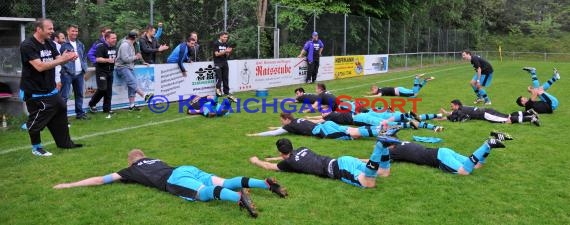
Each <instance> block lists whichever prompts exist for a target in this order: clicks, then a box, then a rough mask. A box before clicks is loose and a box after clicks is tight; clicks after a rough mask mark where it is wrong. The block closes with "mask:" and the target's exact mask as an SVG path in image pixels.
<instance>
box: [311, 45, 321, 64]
mask: <svg viewBox="0 0 570 225" xmlns="http://www.w3.org/2000/svg"><path fill="white" fill-rule="evenodd" d="M320 50H321V46H320V45H319V41H318V40H316V41H313V62H316V61H319V58H320V57H321V54H319V52H320Z"/></svg>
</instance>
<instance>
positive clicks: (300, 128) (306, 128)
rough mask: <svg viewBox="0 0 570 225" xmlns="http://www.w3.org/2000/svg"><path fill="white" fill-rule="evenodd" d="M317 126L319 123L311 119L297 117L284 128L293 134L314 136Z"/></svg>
mask: <svg viewBox="0 0 570 225" xmlns="http://www.w3.org/2000/svg"><path fill="white" fill-rule="evenodd" d="M315 126H317V124H315V123H313V122H311V121H308V120H306V119H299V118H297V119H295V120H293V121H291V123H289V124H287V125H285V126H283V129H285V130H286V131H287V132H289V133H292V134H300V135H306V136H312V135H313V129H314V128H315Z"/></svg>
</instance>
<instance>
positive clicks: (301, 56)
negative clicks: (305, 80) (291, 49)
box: [297, 49, 307, 58]
mask: <svg viewBox="0 0 570 225" xmlns="http://www.w3.org/2000/svg"><path fill="white" fill-rule="evenodd" d="M306 53H307V52H306V51H305V49H301V53H300V54H299V56H297V57H298V58H303V56H304V55H305V54H306Z"/></svg>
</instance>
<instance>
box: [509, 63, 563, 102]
mask: <svg viewBox="0 0 570 225" xmlns="http://www.w3.org/2000/svg"><path fill="white" fill-rule="evenodd" d="M523 70H526V71H528V72H529V73H530V75H531V78H532V86H529V87H528V89H527V90H528V92H529V93H530V94H531V97H530V99H529V98H525V97H523V96H519V97H518V98H517V100H516V102H517V104H518V105H519V106H521V107H525V109H526V110H527V111H528V110H534V111H535V112H536V113H552V112H553V111H554V110H555V109H556V108H558V99H557V98H556V97H554V96H553V95H551V94H549V93H547V92H546V91H547V90H548V89H550V86H552V85H553V84H554V82H556V81H558V80H560V73H558V70H557V69H556V68H555V69H554V74H553V75H552V78H550V80H548V81H546V82H544V84H542V86H539V84H540V83H539V81H538V78H537V77H536V69H535V68H532V67H525V68H523ZM538 99H540V100H538Z"/></svg>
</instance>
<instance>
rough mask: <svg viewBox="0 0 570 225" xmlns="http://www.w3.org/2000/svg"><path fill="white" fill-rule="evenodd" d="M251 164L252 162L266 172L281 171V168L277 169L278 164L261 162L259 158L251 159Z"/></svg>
mask: <svg viewBox="0 0 570 225" xmlns="http://www.w3.org/2000/svg"><path fill="white" fill-rule="evenodd" d="M249 162H251V163H252V164H253V165H256V166H258V167H261V168H263V169H266V170H273V171H279V168H278V167H277V164H276V163H270V162H266V161H261V160H259V158H257V156H253V157H251V158H249Z"/></svg>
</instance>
